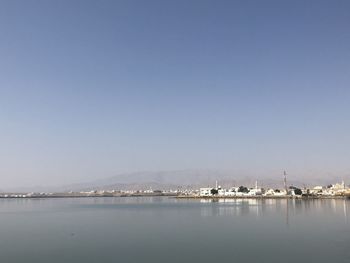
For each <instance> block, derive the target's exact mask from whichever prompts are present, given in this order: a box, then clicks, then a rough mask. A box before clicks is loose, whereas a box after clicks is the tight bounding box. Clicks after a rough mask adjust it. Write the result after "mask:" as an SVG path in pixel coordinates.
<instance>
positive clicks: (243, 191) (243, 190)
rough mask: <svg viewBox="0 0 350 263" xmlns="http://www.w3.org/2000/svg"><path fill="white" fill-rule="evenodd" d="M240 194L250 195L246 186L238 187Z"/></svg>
mask: <svg viewBox="0 0 350 263" xmlns="http://www.w3.org/2000/svg"><path fill="white" fill-rule="evenodd" d="M238 192H241V193H249V189H248V188H247V187H245V186H242V185H241V186H240V187H238Z"/></svg>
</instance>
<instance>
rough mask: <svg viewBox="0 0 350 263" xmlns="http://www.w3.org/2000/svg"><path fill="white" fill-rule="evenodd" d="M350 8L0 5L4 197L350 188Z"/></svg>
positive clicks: (340, 4)
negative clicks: (151, 177) (237, 179)
mask: <svg viewBox="0 0 350 263" xmlns="http://www.w3.org/2000/svg"><path fill="white" fill-rule="evenodd" d="M349 10H350V2H348V1H288V2H287V1H161V0H158V1H67V0H65V1H16V0H11V1H9V0H4V1H1V3H0V34H1V41H0V56H1V60H0V70H1V74H0V179H1V180H0V189H3V188H11V187H17V186H20V187H31V186H35V185H43V186H47V185H58V186H59V185H65V184H73V183H81V182H89V181H94V180H102V179H105V178H109V177H112V176H115V175H118V174H124V173H133V172H138V171H178V170H196V169H199V170H219V171H239V172H241V173H242V174H246V175H249V176H251V177H256V178H257V179H259V178H266V177H268V176H270V175H271V174H272V175H276V176H277V175H279V174H281V173H282V172H283V170H287V171H288V173H289V174H290V176H291V178H297V179H298V180H299V178H305V180H306V181H310V180H312V179H316V178H322V177H324V178H333V177H334V178H343V177H345V178H348V177H349V176H350V164H349V160H348V159H349V156H350V147H349V145H350V134H349V130H350V103H349V101H350V88H349V87H350V48H349V47H350V30H349V25H350V13H349Z"/></svg>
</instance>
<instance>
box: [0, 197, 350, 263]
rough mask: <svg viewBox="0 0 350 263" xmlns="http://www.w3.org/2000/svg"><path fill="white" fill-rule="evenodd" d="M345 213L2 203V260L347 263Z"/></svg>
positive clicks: (226, 205) (234, 203) (297, 204)
mask: <svg viewBox="0 0 350 263" xmlns="http://www.w3.org/2000/svg"><path fill="white" fill-rule="evenodd" d="M222 201H223V200H222ZM348 214H350V200H310V201H301V200H288V201H287V200H226V202H204V200H202V201H201V200H176V199H172V198H86V199H45V200H44V199H42V200H5V199H2V200H0V262H4V263H11V262H29V263H30V262H77V263H78V262H99V261H100V262H259V261H260V262H349V261H350V219H349V218H348ZM349 216H350V215H349Z"/></svg>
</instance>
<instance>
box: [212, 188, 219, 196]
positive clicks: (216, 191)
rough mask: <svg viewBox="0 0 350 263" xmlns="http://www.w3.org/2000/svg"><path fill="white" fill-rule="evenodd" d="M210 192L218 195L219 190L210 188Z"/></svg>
mask: <svg viewBox="0 0 350 263" xmlns="http://www.w3.org/2000/svg"><path fill="white" fill-rule="evenodd" d="M210 193H211V194H212V195H217V194H218V193H219V191H218V190H217V189H214V188H213V189H211V190H210Z"/></svg>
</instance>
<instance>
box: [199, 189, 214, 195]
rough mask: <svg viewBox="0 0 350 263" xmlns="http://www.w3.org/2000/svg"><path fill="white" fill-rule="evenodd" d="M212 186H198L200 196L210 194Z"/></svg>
mask: <svg viewBox="0 0 350 263" xmlns="http://www.w3.org/2000/svg"><path fill="white" fill-rule="evenodd" d="M212 189H213V188H211V187H203V188H200V189H199V195H200V196H211V195H212V194H211V190H212Z"/></svg>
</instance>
